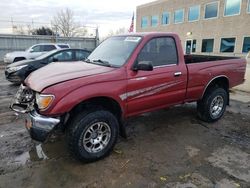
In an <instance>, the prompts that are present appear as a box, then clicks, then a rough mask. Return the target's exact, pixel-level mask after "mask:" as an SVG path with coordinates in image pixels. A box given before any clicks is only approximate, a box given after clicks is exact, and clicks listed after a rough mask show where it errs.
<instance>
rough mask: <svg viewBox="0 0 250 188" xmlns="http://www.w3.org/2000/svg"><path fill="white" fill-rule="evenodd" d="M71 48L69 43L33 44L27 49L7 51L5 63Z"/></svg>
mask: <svg viewBox="0 0 250 188" xmlns="http://www.w3.org/2000/svg"><path fill="white" fill-rule="evenodd" d="M64 48H70V46H69V45H68V44H54V43H41V44H36V45H33V46H31V47H30V48H28V49H27V50H25V51H16V52H10V53H7V54H6V55H5V56H4V59H3V60H4V62H5V63H13V62H17V61H21V60H25V59H35V58H36V57H38V56H40V55H42V54H45V53H47V52H49V51H51V50H55V49H64Z"/></svg>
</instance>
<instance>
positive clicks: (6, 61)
mask: <svg viewBox="0 0 250 188" xmlns="http://www.w3.org/2000/svg"><path fill="white" fill-rule="evenodd" d="M3 62H4V63H12V60H11V59H10V58H8V57H4V58H3Z"/></svg>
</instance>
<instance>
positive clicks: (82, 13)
mask: <svg viewBox="0 0 250 188" xmlns="http://www.w3.org/2000/svg"><path fill="white" fill-rule="evenodd" d="M151 1H153V0H126V1H121V0H0V8H1V11H0V33H11V32H12V23H11V19H12V20H13V23H14V24H15V25H23V26H26V25H28V24H29V25H32V20H33V25H34V27H38V26H39V25H41V26H42V25H46V24H47V25H49V23H50V21H51V20H52V19H53V16H54V15H56V13H57V12H58V11H60V10H62V9H65V8H69V9H71V10H72V11H73V12H74V19H75V21H76V22H77V23H79V24H81V25H88V26H94V27H96V26H98V28H99V35H100V36H101V37H103V36H105V35H107V34H108V33H110V31H112V30H113V31H115V30H117V29H119V28H122V27H126V28H129V26H130V24H131V19H132V15H133V12H135V10H136V6H137V5H141V4H144V3H148V2H151ZM23 22H27V23H23ZM38 22H39V23H38Z"/></svg>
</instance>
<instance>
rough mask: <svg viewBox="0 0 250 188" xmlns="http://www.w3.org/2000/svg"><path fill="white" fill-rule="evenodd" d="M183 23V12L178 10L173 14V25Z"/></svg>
mask: <svg viewBox="0 0 250 188" xmlns="http://www.w3.org/2000/svg"><path fill="white" fill-rule="evenodd" d="M183 21H184V10H183V9H179V10H176V11H175V12H174V23H182V22H183Z"/></svg>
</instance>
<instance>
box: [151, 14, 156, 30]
mask: <svg viewBox="0 0 250 188" xmlns="http://www.w3.org/2000/svg"><path fill="white" fill-rule="evenodd" d="M157 25H158V16H152V17H151V26H152V27H156V26H157Z"/></svg>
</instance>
